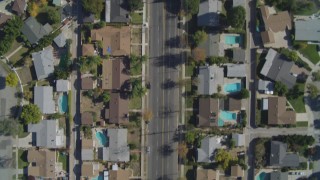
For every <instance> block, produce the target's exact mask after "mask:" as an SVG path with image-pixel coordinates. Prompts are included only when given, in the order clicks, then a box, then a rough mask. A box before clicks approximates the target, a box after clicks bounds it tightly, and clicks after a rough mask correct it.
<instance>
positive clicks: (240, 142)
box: [232, 133, 245, 147]
mask: <svg viewBox="0 0 320 180" xmlns="http://www.w3.org/2000/svg"><path fill="white" fill-rule="evenodd" d="M232 139H233V140H234V142H235V145H236V146H237V147H239V146H244V145H245V135H244V134H238V133H232Z"/></svg>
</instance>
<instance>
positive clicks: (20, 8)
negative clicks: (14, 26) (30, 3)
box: [12, 0, 27, 16]
mask: <svg viewBox="0 0 320 180" xmlns="http://www.w3.org/2000/svg"><path fill="white" fill-rule="evenodd" d="M26 7H27V2H26V1H25V0H15V1H14V2H13V5H12V11H14V12H16V13H17V14H18V15H19V16H20V15H21V14H23V13H24V11H25V10H26Z"/></svg>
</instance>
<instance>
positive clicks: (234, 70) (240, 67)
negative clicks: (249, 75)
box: [226, 64, 246, 77]
mask: <svg viewBox="0 0 320 180" xmlns="http://www.w3.org/2000/svg"><path fill="white" fill-rule="evenodd" d="M226 65H227V77H246V65H245V64H226Z"/></svg>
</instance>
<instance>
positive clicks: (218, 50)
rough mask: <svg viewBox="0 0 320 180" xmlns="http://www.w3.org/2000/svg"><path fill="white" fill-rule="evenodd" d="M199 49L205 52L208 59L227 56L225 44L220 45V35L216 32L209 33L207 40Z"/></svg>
mask: <svg viewBox="0 0 320 180" xmlns="http://www.w3.org/2000/svg"><path fill="white" fill-rule="evenodd" d="M199 48H200V49H203V50H204V51H205V53H206V56H207V57H210V56H219V57H223V56H224V55H225V52H224V46H223V43H220V35H219V34H218V33H215V32H210V33H208V38H207V40H206V41H205V42H203V43H201V44H200V45H199Z"/></svg>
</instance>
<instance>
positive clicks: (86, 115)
mask: <svg viewBox="0 0 320 180" xmlns="http://www.w3.org/2000/svg"><path fill="white" fill-rule="evenodd" d="M81 124H82V125H93V114H92V112H83V113H81Z"/></svg>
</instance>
